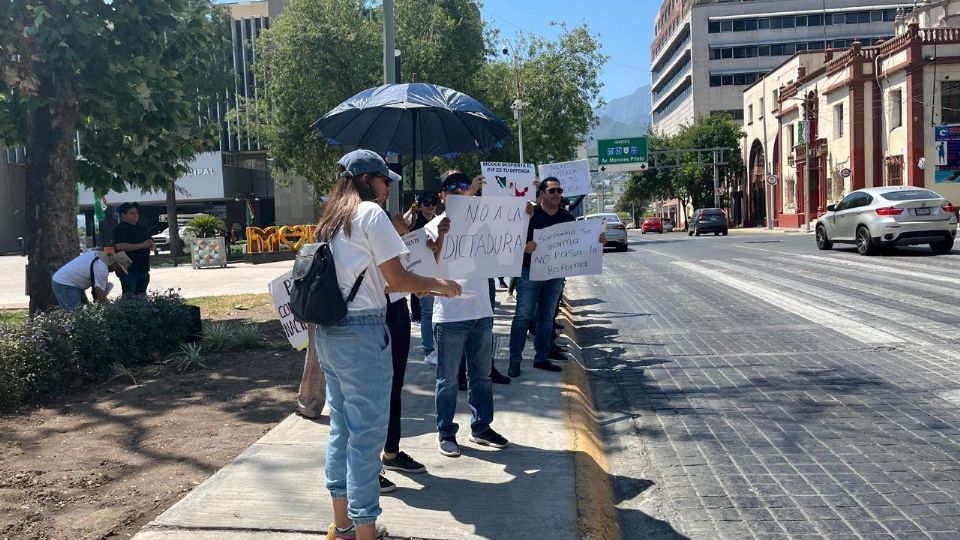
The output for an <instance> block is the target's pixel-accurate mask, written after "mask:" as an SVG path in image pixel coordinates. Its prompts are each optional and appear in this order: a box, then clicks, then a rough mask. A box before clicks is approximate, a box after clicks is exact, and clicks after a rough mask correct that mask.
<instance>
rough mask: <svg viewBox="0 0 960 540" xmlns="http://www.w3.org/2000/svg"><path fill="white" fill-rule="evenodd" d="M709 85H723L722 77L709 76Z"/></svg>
mask: <svg viewBox="0 0 960 540" xmlns="http://www.w3.org/2000/svg"><path fill="white" fill-rule="evenodd" d="M710 86H723V82H722V79H721V78H720V76H719V75H711V76H710Z"/></svg>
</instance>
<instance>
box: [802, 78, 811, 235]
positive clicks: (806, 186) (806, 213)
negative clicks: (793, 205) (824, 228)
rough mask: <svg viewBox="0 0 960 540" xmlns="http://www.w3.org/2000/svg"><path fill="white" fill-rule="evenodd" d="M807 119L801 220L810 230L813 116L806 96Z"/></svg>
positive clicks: (809, 101)
mask: <svg viewBox="0 0 960 540" xmlns="http://www.w3.org/2000/svg"><path fill="white" fill-rule="evenodd" d="M804 112H805V115H804V116H806V119H807V125H806V126H805V127H806V130H805V132H804V134H805V135H806V137H807V168H806V170H805V171H804V173H806V174H804V175H803V191H804V193H803V222H804V227H806V231H807V232H810V205H811V204H812V202H811V201H810V174H811V172H812V171H813V130H812V129H811V127H812V126H811V119H812V118H813V100H812V99H810V98H809V97H808V98H807V110H806V111H804Z"/></svg>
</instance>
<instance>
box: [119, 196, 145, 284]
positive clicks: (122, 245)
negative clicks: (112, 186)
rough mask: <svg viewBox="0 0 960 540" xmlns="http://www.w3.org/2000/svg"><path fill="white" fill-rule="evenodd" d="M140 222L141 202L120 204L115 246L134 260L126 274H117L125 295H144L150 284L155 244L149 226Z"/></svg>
mask: <svg viewBox="0 0 960 540" xmlns="http://www.w3.org/2000/svg"><path fill="white" fill-rule="evenodd" d="M139 222H140V205H139V204H137V203H123V204H121V205H120V223H119V224H117V226H116V228H115V229H113V247H114V248H115V249H116V250H117V251H123V252H125V253H126V254H127V256H128V257H130V260H131V261H133V264H131V265H130V268H129V269H128V270H127V273H126V274H119V273H118V274H117V277H118V278H119V279H120V287H122V288H123V295H124V296H130V295H144V294H146V293H147V285H149V284H150V250H151V249H153V247H154V245H153V240H152V239H151V238H150V233H149V232H147V228H146V227H143V226H141V225H139V224H138V223H139Z"/></svg>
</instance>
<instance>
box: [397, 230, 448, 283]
mask: <svg viewBox="0 0 960 540" xmlns="http://www.w3.org/2000/svg"><path fill="white" fill-rule="evenodd" d="M403 243H404V244H406V245H407V250H408V253H407V254H406V255H403V256H401V257H400V262H401V263H403V267H404V268H406V269H407V271H408V272H413V273H414V274H419V275H421V276H424V277H438V276H439V275H440V274H439V272H440V268H439V267H438V266H437V259H436V257H434V255H433V250H431V249H430V248H429V247H427V231H425V230H423V229H417V230H415V231H413V232H411V233H407V234H405V235H403Z"/></svg>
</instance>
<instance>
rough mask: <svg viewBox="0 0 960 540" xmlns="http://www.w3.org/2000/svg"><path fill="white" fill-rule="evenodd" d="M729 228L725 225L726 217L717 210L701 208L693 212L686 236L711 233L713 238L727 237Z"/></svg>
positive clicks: (721, 211)
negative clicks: (720, 235) (718, 236)
mask: <svg viewBox="0 0 960 540" xmlns="http://www.w3.org/2000/svg"><path fill="white" fill-rule="evenodd" d="M729 229H730V227H729V225H728V224H727V215H726V214H724V213H723V210H721V209H719V208H701V209H699V210H695V211H694V212H693V217H692V218H691V219H690V225H689V227H688V230H687V236H694V235H696V236H700V235H701V234H707V233H713V235H714V236H717V235H718V234H722V235H724V236H726V235H727V232H728V231H729Z"/></svg>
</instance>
